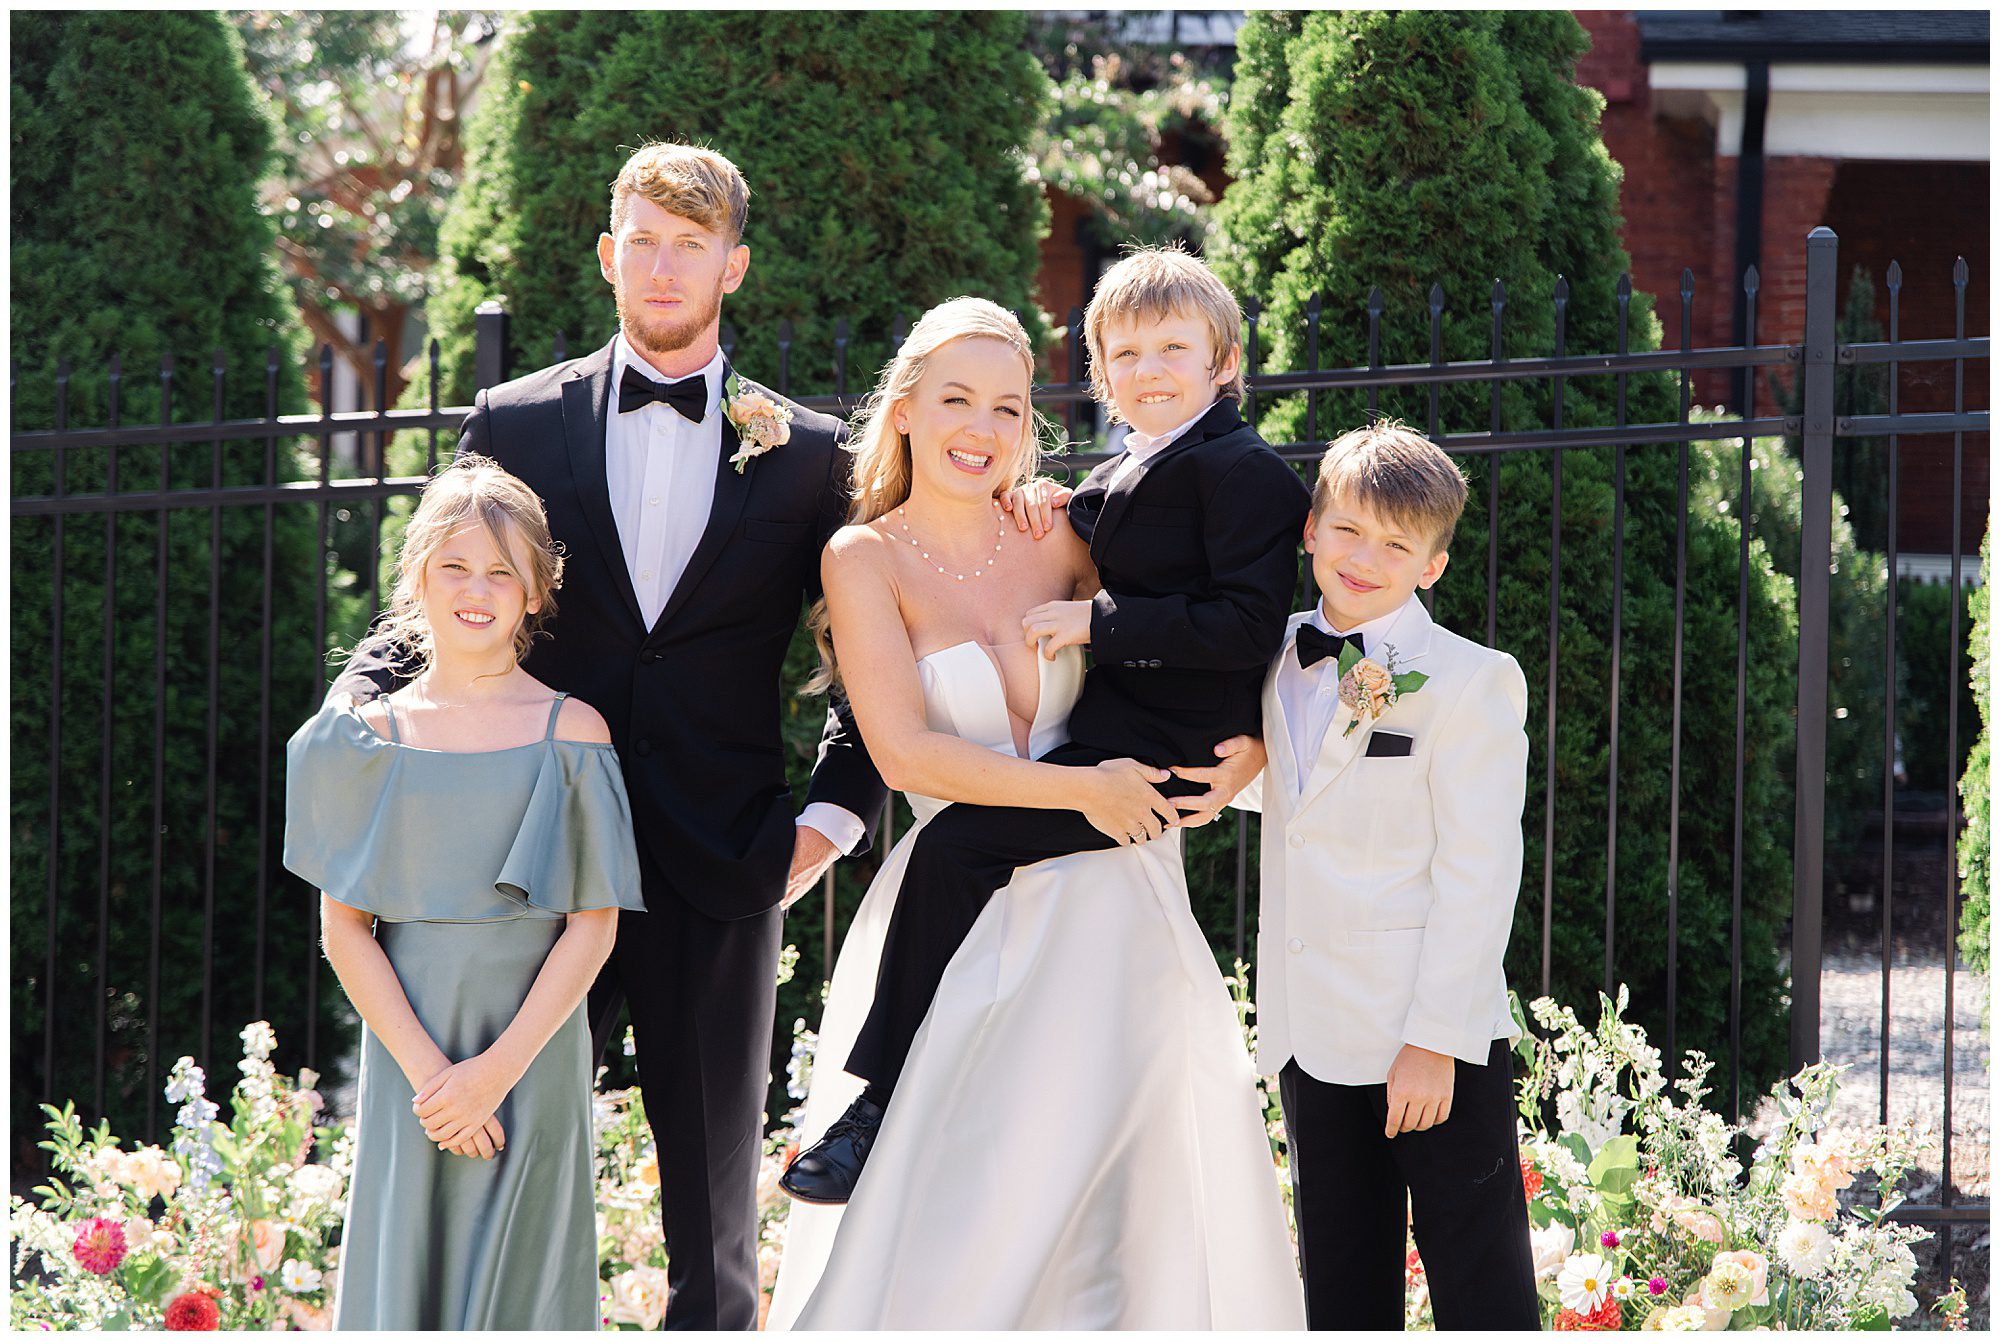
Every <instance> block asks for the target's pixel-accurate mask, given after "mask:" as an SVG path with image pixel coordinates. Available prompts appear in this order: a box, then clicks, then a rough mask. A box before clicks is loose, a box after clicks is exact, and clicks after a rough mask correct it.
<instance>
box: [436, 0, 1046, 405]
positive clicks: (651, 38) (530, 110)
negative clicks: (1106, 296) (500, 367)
mask: <svg viewBox="0 0 2000 1341" xmlns="http://www.w3.org/2000/svg"><path fill="white" fill-rule="evenodd" d="M1026 36H1027V33H1026V27H1025V24H1024V20H1023V18H1022V16H1021V15H1020V14H1018V13H996V12H982V13H964V14H950V13H925V12H910V11H903V12H892V13H866V12H838V13H830V12H785V11H744V12H739V13H699V12H688V11H673V12H658V13H644V12H642V13H624V12H619V13H612V12H596V13H533V14H523V15H520V16H518V17H517V18H516V19H515V20H514V21H513V22H512V23H511V24H510V25H509V27H508V29H507V32H506V34H505V36H504V37H503V39H502V40H503V42H504V43H505V45H504V46H503V48H502V49H501V51H500V52H499V53H498V55H496V57H495V61H494V65H493V67H492V69H491V71H490V72H489V74H488V76H487V78H486V81H485V84H484V86H483V90H482V103H481V106H480V108H479V111H478V112H477V113H476V114H475V119H474V124H473V125H472V126H471V127H470V129H469V152H468V162H467V172H466V180H465V185H464V187H463V188H462V189H461V191H460V194H459V196H458V198H457V199H456V200H455V201H453V203H452V207H451V211H450V213H449V216H448V217H447V219H446V221H445V223H444V225H443V228H442V233H441V236H440V239H439V242H440V248H441V251H442V253H443V282H442V285H441V292H440V293H439V295H438V297H437V298H436V299H435V300H434V301H433V303H432V306H431V315H430V324H431V328H432V329H433V330H434V331H436V332H437V333H438V337H439V339H440V341H441V342H442V344H443V351H444V367H445V371H446V381H447V390H446V402H447V403H451V404H458V403H462V402H463V401H464V399H465V398H467V397H468V396H469V395H470V392H471V385H472V382H471V373H472V367H471V362H472V313H473V309H474V308H475V307H476V306H477V305H478V304H479V303H480V302H482V301H484V300H485V299H488V298H493V297H499V298H503V299H504V300H505V302H506V304H507V306H508V308H509V310H510V311H511V312H512V313H513V314H514V323H513V333H514V366H515V368H516V369H517V370H526V369H528V368H532V367H538V366H541V365H542V364H544V363H546V362H548V360H549V351H550V348H551V345H552V342H553V340H554V337H555V333H556V332H557V331H558V330H560V331H562V332H563V333H564V335H565V336H566V338H567V340H568V347H569V349H570V351H571V352H572V353H582V352H585V351H587V350H589V349H592V348H595V347H597V346H598V345H601V344H602V343H603V342H604V341H606V340H608V339H609V338H610V337H611V335H612V333H613V331H614V330H615V329H616V320H617V318H616V314H615V312H614V310H613V306H612V301H611V291H610V289H609V287H608V286H607V285H606V284H605V283H604V281H603V279H602V278H601V277H600V276H599V275H598V272H597V254H596V251H595V247H596V242H597V235H598V234H599V233H600V232H602V231H603V230H604V229H605V228H606V227H607V226H608V217H609V213H610V200H611V180H612V178H614V177H615V176H617V173H618V168H619V165H620V164H622V163H623V162H624V161H625V159H626V157H627V156H628V155H629V154H630V153H631V151H632V150H633V149H635V148H637V147H638V146H639V145H640V144H642V143H644V142H646V141H648V140H659V139H684V140H692V141H696V142H699V143H703V144H706V145H708V146H709V147H711V148H714V149H716V150H718V151H719V152H721V153H723V154H726V155H727V156H728V157H729V158H730V159H731V160H732V161H734V162H735V163H736V165H737V166H738V167H739V168H741V169H742V170H743V175H744V177H745V178H746V179H747V180H748V181H749V183H750V191H751V196H750V224H749V230H748V231H747V232H746V233H745V235H744V239H743V240H744V241H745V242H746V243H747V244H749V246H750V251H751V262H750V273H749V276H748V278H747V279H746V280H745V281H744V284H743V287H742V288H741V289H740V290H738V291H737V292H736V293H735V294H734V295H733V296H731V297H730V298H729V300H728V302H727V303H726V305H725V307H724V310H723V315H724V319H725V321H726V322H727V323H728V324H729V325H731V326H733V327H734V328H735V329H736V331H737V333H738V340H737V344H736V349H735V359H736V361H737V363H738V364H739V365H740V366H741V367H742V368H743V369H744V371H745V372H746V373H747V374H749V375H750V376H752V377H757V378H765V379H775V378H776V376H777V371H778V326H779V323H780V322H781V321H783V320H789V321H790V322H791V323H792V327H793V332H794V336H793V339H794V343H793V346H792V355H791V375H792V388H793V390H794V391H795V392H797V391H804V392H820V391H830V390H832V389H833V388H834V381H835V377H834V365H835V357H836V356H835V350H834V324H835V322H836V321H837V320H838V319H840V318H842V317H846V318H847V319H848V321H849V322H850V323H851V331H852V337H853V342H852V343H851V344H850V345H849V346H848V350H847V370H848V386H849V387H850V388H854V389H857V391H858V390H861V389H865V388H866V386H867V385H868V383H869V381H870V379H872V377H873V375H874V373H875V371H876V370H877V369H878V368H879V367H880V366H881V363H882V360H883V359H884V357H886V355H887V354H888V351H889V348H890V343H889V339H890V326H891V323H892V321H893V320H894V319H895V318H896V317H897V316H899V315H900V316H902V317H904V318H905V319H907V320H914V319H915V318H916V316H917V315H918V314H920V313H921V312H922V311H923V310H924V309H925V308H927V307H929V306H931V305H932V304H934V303H937V302H940V301H942V300H943V299H946V298H950V297H953V296H955V295H958V294H962V293H974V294H980V295H982V296H985V297H989V298H992V299H993V300H994V301H995V302H998V303H1000V304H1001V305H1003V306H1006V307H1011V308H1016V309H1022V310H1025V309H1027V308H1029V307H1030V306H1031V301H1032V293H1033V282H1034V274H1035V266H1036V262H1037V244H1038V243H1039V241H1040V238H1041V236H1042V234H1043V233H1044V232H1045V231H1046V230H1047V227H1048V207H1047V206H1046V205H1045V204H1044V203H1043V201H1042V198H1041V194H1040V192H1039V190H1038V189H1037V188H1036V186H1035V184H1034V183H1033V182H1032V181H1031V180H1030V176H1029V173H1028V171H1027V168H1026V160H1025V157H1024V148H1025V146H1026V145H1027V144H1028V142H1029V139H1030V136H1031V134H1032V132H1033V130H1034V127H1035V125H1036V122H1037V120H1038V119H1039V117H1040V115H1041V111H1042V108H1043V106H1044V104H1045V102H1046V101H1047V99H1048V97H1049V83H1048V77H1047V76H1046V75H1045V74H1044V73H1043V72H1042V69H1041V67H1040V66H1039V65H1038V64H1037V63H1036V62H1035V60H1034V58H1033V57H1032V56H1031V55H1030V54H1029V53H1028V52H1027V50H1026V49H1025V45H1024V44H1025V42H1026Z"/></svg>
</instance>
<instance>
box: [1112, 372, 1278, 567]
mask: <svg viewBox="0 0 2000 1341" xmlns="http://www.w3.org/2000/svg"><path fill="white" fill-rule="evenodd" d="M1242 423H1243V418H1242V416H1241V415H1239V414H1237V412H1236V402H1235V401H1233V400H1227V399H1225V400H1218V401H1216V402H1215V404H1213V405H1211V406H1209V408H1208V413H1206V414H1204V415H1203V416H1202V417H1201V418H1200V419H1198V420H1196V421H1195V424H1194V426H1193V427H1192V428H1190V429H1188V431H1187V432H1185V433H1183V434H1181V435H1180V436H1179V437H1178V438H1175V439H1174V440H1173V441H1172V442H1170V443H1168V444H1167V445H1166V446H1165V447H1162V448H1161V449H1160V450H1159V451H1157V452H1155V453H1153V454H1152V455H1151V456H1149V457H1147V458H1146V459H1145V460H1144V461H1141V462H1139V463H1138V464H1137V465H1135V466H1133V467H1132V468H1131V469H1130V470H1127V471H1126V472H1125V473H1124V474H1123V475H1122V476H1121V477H1120V478H1119V480H1118V483H1117V484H1116V485H1115V486H1113V487H1112V488H1110V489H1108V490H1106V491H1105V495H1104V510H1103V513H1102V514H1101V515H1100V516H1099V517H1098V520H1097V529H1096V531H1095V533H1094V534H1093V535H1092V536H1091V538H1090V553H1091V557H1092V558H1100V557H1101V556H1102V555H1103V553H1104V550H1103V546H1104V545H1105V543H1106V542H1107V541H1108V539H1109V538H1110V536H1111V535H1112V534H1113V533H1114V532H1116V531H1117V529H1118V526H1119V523H1120V522H1122V521H1124V520H1125V514H1126V513H1127V512H1129V511H1130V510H1131V508H1132V495H1133V494H1135V493H1137V492H1138V490H1139V485H1140V484H1141V483H1143V482H1144V480H1145V478H1146V475H1147V473H1148V472H1149V471H1151V470H1152V469H1153V468H1154V467H1155V466H1157V465H1159V464H1160V462H1162V461H1164V460H1166V459H1167V458H1168V457H1170V456H1172V455H1174V453H1176V452H1178V451H1181V450H1182V449H1184V448H1187V447H1192V446H1193V445H1194V444H1195V443H1197V442H1206V441H1207V440H1208V439H1210V438H1219V437H1221V436H1222V435H1223V434H1225V433H1228V432H1231V431H1232V430H1234V429H1236V428H1238V427H1240V426H1241V425H1242Z"/></svg>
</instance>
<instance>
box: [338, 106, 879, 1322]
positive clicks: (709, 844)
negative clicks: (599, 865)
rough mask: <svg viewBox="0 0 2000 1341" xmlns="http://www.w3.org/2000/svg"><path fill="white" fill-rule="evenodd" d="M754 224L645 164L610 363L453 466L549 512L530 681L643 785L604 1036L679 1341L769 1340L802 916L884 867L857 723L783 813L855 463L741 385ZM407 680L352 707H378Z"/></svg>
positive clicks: (721, 166)
mask: <svg viewBox="0 0 2000 1341" xmlns="http://www.w3.org/2000/svg"><path fill="white" fill-rule="evenodd" d="M748 203H749V190H748V188H747V186H746V185H745V184H744V181H743V176H742V174H741V173H739V172H738V171H737V169H736V167H735V165H734V164H732V163H731V162H730V161H729V160H728V159H726V158H724V157H722V156H721V155H720V154H716V153H712V152H710V151H708V150H705V149H698V148H693V147H691V146H688V145H680V144H653V145H648V146H646V147H644V148H642V149H640V150H639V151H638V152H637V153H635V154H633V155H632V157H631V158H630V159H629V160H628V161H627V162H626V164H625V166H624V168H623V169H622V170H621V171H620V172H619V174H618V179H617V181H616V182H615V183H614V184H613V186H612V190H611V231H610V232H608V233H605V234H602V235H601V236H599V238H598V240H597V260H598V269H599V272H600V273H601V274H602V275H603V276H604V280H605V282H606V283H608V284H610V285H611V287H612V290H613V293H614V294H615V295H616V298H617V304H618V325H619V333H618V335H617V337H616V338H615V339H614V340H613V341H612V342H611V343H610V344H609V345H607V346H605V347H604V348H603V349H600V350H598V351H597V352H596V353H594V354H590V355H587V356H585V357H583V358H580V359H575V360H572V361H570V362H568V363H562V364H558V365H556V366H555V367H553V368H545V369H543V370H542V371H540V372H535V373H531V374H529V375H528V376H526V377H522V378H519V379H518V380H516V381H512V382H508V383H506V384H504V385H502V386H497V387H493V388H491V389H490V390H487V391H482V392H480V393H479V396H478V398H477V402H476V404H475V406H474V408H473V411H472V413H471V414H470V415H468V416H467V417H466V421H465V428H464V434H463V436H462V437H461V438H460V440H459V451H460V452H461V453H465V452H478V453H481V454H483V455H486V456H490V457H492V458H494V459H495V460H497V461H498V462H499V463H500V464H501V465H502V466H504V467H506V468H507V469H508V470H510V471H512V472H513V473H514V474H516V475H518V476H520V477H521V478H522V479H523V480H525V481H526V482H527V483H528V484H529V485H530V486H531V487H533V489H534V490H535V492H536V493H538V494H540V495H541V497H542V500H543V502H544V503H545V504H546V505H547V508H548V518H549V528H550V530H551V532H552V533H553V534H554V536H555V538H556V539H557V540H558V541H559V542H560V543H561V544H562V545H563V546H564V548H565V550H566V552H567V554H568V571H567V579H566V581H565V582H564V585H563V590H562V612H561V615H560V616H559V617H558V618H557V619H556V621H555V622H554V624H553V626H552V631H553V637H552V638H551V639H549V640H547V641H544V642H541V643H539V644H538V645H537V646H536V647H535V650H534V652H533V654H532V656H531V657H530V659H529V661H528V669H530V670H531V671H532V672H533V673H534V674H535V675H536V676H537V677H538V678H539V679H541V680H542V681H543V682H544V683H545V684H547V685H548V686H549V687H550V688H552V689H557V690H566V691H568V692H570V693H573V694H575V695H577V696H578V697H579V698H581V699H583V700H584V701H585V702H587V703H589V704H590V705H591V706H592V707H594V708H596V709H597V710H598V711H599V712H600V713H602V714H603V715H604V719H605V721H606V722H607V723H608V724H609V725H610V728H611V735H612V740H613V741H614V742H615V743H616V745H617V747H618V757H619V760H620V762H621V764H622V765H623V767H624V772H625V782H626V787H627V789H628V791H629V793H630V795H631V799H632V816H633V827H634V828H635V830H636V831H637V835H636V836H637V838H638V848H639V860H640V867H641V871H642V877H643V893H644V897H645V901H646V911H645V912H643V913H625V914H621V916H620V918H619V927H618V943H617V948H616V949H615V950H614V951H613V952H612V956H611V960H610V962H609V963H608V964H607V965H606V966H605V969H604V972H603V975H602V976H601V977H600V978H599V980H598V983H597V986H596V988H594V989H593V990H592V992H591V995H590V1011H591V1020H592V1023H593V1027H594V1031H595V1036H596V1044H597V1048H598V1052H599V1055H602V1051H603V1048H604V1045H605V1043H606V1041H607V1038H608V1035H609V1034H610V1032H611V1030H612V1028H613V1027H614V1024H615V1021H616V1019H617V1015H618V1007H619V1005H620V1004H621V1003H629V1004H630V1006H631V1010H632V1026H633V1034H634V1039H635V1042H636V1044H637V1050H638V1064H639V1081H640V1088H641V1090H642V1092H643V1093H644V1095H645V1101H646V1114H647V1116H648V1118H649V1119H650V1120H651V1123H652V1128H653V1137H654V1141H655V1142H656V1144H657V1146H658V1150H659V1160H660V1172H661V1177H660V1199H661V1203H662V1206H663V1210H664V1218H665V1221H666V1236H667V1247H668V1267H667V1271H668V1281H669V1285H670V1287H671V1291H672V1293H671V1296H670V1299H669V1302H668V1305H667V1315H666V1326H668V1327H670V1328H689V1329H693V1328H699V1329H704V1330H754V1329H755V1327H756V1326H757V1304H758V1293H759V1292H758V1280H757V1207H756V1185H757V1171H758V1160H759V1154H760V1151H761V1147H762V1139H761V1138H762V1134H763V1133H762V1121H761V1119H762V1116H763V1110H764V1099H765V1087H766V1084H767V1081H768V1076H769V1070H770V1058H771V1029H772V1022H773V1019H774V1017H775V1015H776V991H777V989H776V979H777V963H778V952H779V947H780V939H781V930H782V921H783V911H784V907H785V905H787V904H789V903H790V902H791V901H792V900H793V899H796V898H797V897H798V896H799V895H800V894H802V893H804V892H805V891H806V890H807V889H809V888H810V887H811V886H812V884H813V882H814V881H815V880H816V879H817V878H818V877H819V876H820V874H821V873H822V872H824V870H825V869H826V867H827V866H828V865H829V864H831V862H832V861H833V860H834V858H835V857H836V856H837V855H839V854H840V853H842V852H848V853H852V852H855V851H857V850H865V847H866V834H865V828H864V825H863V823H862V821H861V819H860V818H859V816H862V815H868V816H873V815H875V814H876V813H878V812H879V810H880V808H881V805H882V800H883V797H884V790H883V786H882V781H881V779H880V777H879V776H878V775H877V774H876V772H875V768H874V766H873V765H872V764H871V763H870V762H869V759H868V755H867V752H866V750H865V749H864V748H863V746H862V744H861V741H860V737H859V736H858V735H857V734H856V733H855V730H854V727H853V723H852V720H851V718H850V717H849V716H848V714H847V710H846V707H845V705H844V704H842V705H841V706H840V707H839V708H838V710H837V713H836V714H830V715H829V719H828V723H827V731H826V735H825V737H824V738H823V739H822V741H821V743H820V753H819V759H818V762H817V763H816V765H815V766H814V768H813V773H812V784H811V787H810V789H809V791H808V793H807V798H806V806H805V810H804V813H802V814H801V815H800V816H799V817H798V819H797V821H796V824H795V823H794V820H793V817H792V813H791V794H790V792H789V791H788V790H787V787H786V783H785V767H784V755H783V749H782V745H781V741H780V737H779V731H778V722H779V713H780V708H781V700H780V695H779V692H778V684H779V670H780V666H781V664H782V663H783V661H784V657H785V649H786V647H787V645H788V644H789V643H790V641H791V636H792V631H793V629H794V628H795V627H796V625H797V623H798V618H799V606H800V602H801V599H802V598H804V597H817V596H818V595H819V555H820V549H821V547H822V546H823V545H824V544H825V543H826V540H827V537H829V536H830V535H831V534H832V533H833V532H834V531H835V530H836V529H837V528H838V527H840V526H841V525H842V524H843V522H844V521H845V519H846V514H847V505H848V456H847V452H846V451H845V449H844V448H843V447H842V446H841V438H842V436H843V432H842V430H843V427H844V426H843V425H842V424H841V422H840V421H839V420H837V419H834V418H831V417H830V416H827V415H823V414H818V413H815V412H813V411H811V410H808V409H805V408H803V407H802V406H798V405H793V404H791V403H790V402H787V401H785V400H783V399H782V398H780V397H778V396H776V395H775V394H774V393H771V392H768V391H765V390H764V389H762V388H760V387H757V386H755V385H754V384H752V383H750V382H749V381H747V380H744V379H741V378H739V377H737V376H736V375H735V373H734V371H733V370H732V369H731V368H730V366H729V363H728V361H727V360H726V359H725V358H724V357H723V355H722V354H721V352H720V349H719V344H718V332H719V329H720V323H721V310H722V298H723V295H724V294H728V293H733V292H735V291H736V288H737V287H738V286H739V285H740V284H741V283H742V282H743V276H744V272H745V271H746V270H747V269H748V267H749V264H750V249H749V248H748V247H746V246H744V245H743V244H742V240H741V239H742V236H743V226H744V222H745V218H746V216H747V213H748ZM732 388H733V389H734V391H735V395H734V397H733V398H731V397H730V395H729V393H730V391H731V389H732ZM758 398H761V401H760V399H758ZM785 411H789V421H788V422H787V421H786V417H785V413H784V412H785ZM738 424H743V425H744V427H743V428H742V429H740V430H739V428H738V427H737V425H738ZM772 444H775V445H772ZM391 671H392V668H389V667H386V666H376V667H374V668H373V669H372V673H370V674H369V675H368V677H367V678H368V681H369V682H367V683H361V682H357V681H356V680H355V677H354V676H353V675H352V674H350V675H349V676H348V677H346V678H344V679H343V680H342V681H341V682H340V683H338V684H336V685H335V686H334V692H341V691H343V690H345V691H348V692H352V693H355V694H356V695H357V696H358V697H366V696H370V695H372V694H373V693H375V692H377V691H378V689H381V688H386V687H387V686H388V683H389V681H390V679H391Z"/></svg>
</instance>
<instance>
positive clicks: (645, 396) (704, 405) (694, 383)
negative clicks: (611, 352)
mask: <svg viewBox="0 0 2000 1341" xmlns="http://www.w3.org/2000/svg"><path fill="white" fill-rule="evenodd" d="M654 401H660V402H663V403H664V404H667V405H671V406H673V407H674V408H675V409H676V410H679V411H680V412H681V418H683V419H685V420H687V421H688V422H689V423H691V424H699V423H700V422H701V417H702V415H703V414H705V413H707V411H708V378H706V377H704V376H703V375H702V374H700V373H696V374H695V375H694V376H693V377H683V378H682V379H681V380H680V381H678V382H655V381H654V380H653V379H652V378H650V377H648V376H646V375H645V374H644V373H642V372H640V371H639V370H638V369H637V368H633V367H629V366H628V367H627V368H626V369H625V375H624V376H623V377H621V378H619V379H618V413H620V414H629V413H630V412H632V411H633V410H643V409H645V408H646V407H647V406H648V405H651V404H652V403H653V402H654Z"/></svg>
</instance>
